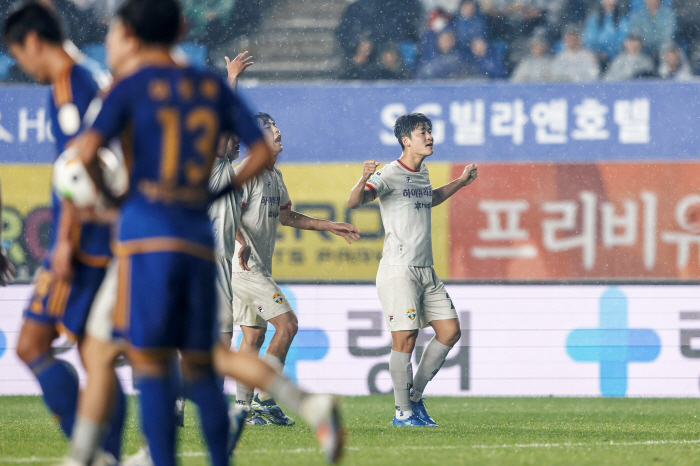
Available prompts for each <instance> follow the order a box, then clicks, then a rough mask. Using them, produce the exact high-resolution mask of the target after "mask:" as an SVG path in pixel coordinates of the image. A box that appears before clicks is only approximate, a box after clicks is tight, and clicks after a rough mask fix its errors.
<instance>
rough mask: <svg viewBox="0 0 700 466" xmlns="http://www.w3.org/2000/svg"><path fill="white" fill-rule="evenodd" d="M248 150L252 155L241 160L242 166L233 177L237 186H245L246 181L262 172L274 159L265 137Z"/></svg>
mask: <svg viewBox="0 0 700 466" xmlns="http://www.w3.org/2000/svg"><path fill="white" fill-rule="evenodd" d="M248 152H249V154H250V155H248V157H246V159H245V160H244V161H243V162H241V165H240V168H239V169H238V170H237V171H236V177H235V178H234V179H233V184H234V185H235V186H243V184H244V183H245V182H246V181H248V180H250V179H251V178H253V177H254V176H255V175H257V174H258V173H260V172H261V171H262V170H263V169H264V168H265V166H266V165H268V164H269V163H270V162H271V161H272V152H271V151H270V147H269V146H268V145H267V143H266V142H265V140H264V139H260V140H259V141H258V142H255V143H253V144H252V145H251V146H250V147H248Z"/></svg>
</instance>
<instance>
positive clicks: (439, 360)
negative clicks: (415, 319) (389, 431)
mask: <svg viewBox="0 0 700 466" xmlns="http://www.w3.org/2000/svg"><path fill="white" fill-rule="evenodd" d="M422 273H423V275H424V277H423V281H424V284H425V289H424V293H423V301H422V303H421V307H422V309H423V316H422V317H423V319H424V320H425V321H426V322H427V323H429V324H430V325H431V326H432V327H433V330H435V336H434V337H433V338H432V339H431V340H430V342H429V343H428V345H427V346H426V347H425V350H424V351H423V356H422V357H421V360H420V363H419V364H418V369H417V370H416V374H415V376H414V378H413V391H412V393H411V406H412V408H413V411H414V412H416V413H417V414H418V416H419V417H420V418H421V419H423V421H425V422H426V423H427V424H429V425H432V426H437V424H436V423H435V421H434V420H433V419H432V418H431V417H430V416H429V415H428V412H427V409H426V407H425V402H424V401H423V392H424V391H425V387H426V385H427V384H428V382H430V381H431V380H432V379H433V377H435V374H437V373H438V371H439V370H440V368H441V367H442V365H443V364H444V363H445V359H446V358H447V354H448V353H449V352H450V350H451V349H452V347H453V346H454V345H455V344H456V343H457V342H458V341H459V339H460V337H461V331H460V326H459V320H458V319H457V311H456V310H455V307H454V305H453V304H452V300H451V299H450V296H449V295H448V293H447V291H446V290H445V286H444V285H443V283H442V281H441V280H440V279H439V278H438V276H437V274H435V271H434V270H433V269H432V267H431V268H426V269H424V270H422Z"/></svg>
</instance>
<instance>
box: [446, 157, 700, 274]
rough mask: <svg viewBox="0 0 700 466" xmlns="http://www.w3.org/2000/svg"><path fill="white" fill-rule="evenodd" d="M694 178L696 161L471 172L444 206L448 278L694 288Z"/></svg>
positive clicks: (697, 199) (698, 173) (698, 199)
mask: <svg viewBox="0 0 700 466" xmlns="http://www.w3.org/2000/svg"><path fill="white" fill-rule="evenodd" d="M463 169H464V165H455V166H453V177H456V176H459V175H460V174H461V173H462V171H463ZM699 180H700V163H667V162H659V163H601V164H480V165H479V178H478V180H477V181H476V182H475V183H474V184H473V185H471V186H470V187H469V188H467V189H464V190H462V191H460V192H459V193H458V194H457V195H455V196H454V197H453V199H452V200H451V203H450V240H451V245H450V251H451V257H450V278H451V279H453V280H460V279H465V280H535V281H537V280H558V279H564V280H567V279H571V280H579V279H586V280H588V279H590V280H595V279H611V278H612V279H624V280H630V279H631V280H635V279H638V280H651V279H682V280H696V279H698V278H700V234H698V233H700V232H698V231H697V230H694V229H693V225H691V223H690V220H689V218H693V215H694V214H696V215H697V213H698V212H700V194H698V193H700V181H699Z"/></svg>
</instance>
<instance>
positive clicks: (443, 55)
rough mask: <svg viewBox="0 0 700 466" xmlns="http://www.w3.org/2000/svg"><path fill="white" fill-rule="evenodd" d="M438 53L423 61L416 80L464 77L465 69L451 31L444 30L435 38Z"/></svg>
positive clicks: (455, 39)
mask: <svg viewBox="0 0 700 466" xmlns="http://www.w3.org/2000/svg"><path fill="white" fill-rule="evenodd" d="M437 45H438V53H437V55H435V56H434V57H433V58H432V59H430V60H428V61H424V62H423V63H422V64H421V66H420V68H419V69H418V73H417V75H416V77H417V78H418V79H450V78H459V77H463V76H466V74H467V67H466V65H465V63H464V59H463V58H462V55H461V54H460V53H459V52H458V51H457V48H456V45H457V38H456V36H455V33H454V31H453V30H452V29H449V28H448V29H445V30H443V31H442V32H441V33H440V34H438V36H437Z"/></svg>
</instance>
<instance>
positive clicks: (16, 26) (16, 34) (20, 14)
mask: <svg viewBox="0 0 700 466" xmlns="http://www.w3.org/2000/svg"><path fill="white" fill-rule="evenodd" d="M31 31H34V32H35V33H36V35H37V36H39V38H40V39H42V40H44V41H46V42H49V43H51V44H55V45H61V44H63V37H64V36H63V31H62V29H61V21H60V20H59V19H58V15H57V14H56V12H55V11H54V10H53V9H52V8H49V7H47V6H45V5H43V4H41V3H39V2H36V1H31V2H26V3H20V4H18V6H17V7H16V8H15V9H14V11H12V12H11V13H10V15H9V16H8V17H7V19H6V20H5V25H4V29H3V37H4V38H5V42H6V43H8V44H24V40H25V39H26V38H27V34H29V32H31Z"/></svg>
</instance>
